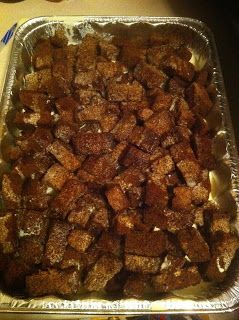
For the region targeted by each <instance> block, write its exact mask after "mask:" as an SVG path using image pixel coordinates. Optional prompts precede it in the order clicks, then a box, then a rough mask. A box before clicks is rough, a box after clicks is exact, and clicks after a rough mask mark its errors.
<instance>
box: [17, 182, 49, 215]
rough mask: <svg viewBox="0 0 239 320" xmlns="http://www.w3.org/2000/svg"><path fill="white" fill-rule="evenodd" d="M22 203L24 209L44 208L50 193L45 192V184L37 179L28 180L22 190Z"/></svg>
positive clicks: (46, 205) (46, 206)
mask: <svg viewBox="0 0 239 320" xmlns="http://www.w3.org/2000/svg"><path fill="white" fill-rule="evenodd" d="M22 198H23V204H24V207H25V208H26V209H31V210H45V209H47V208H48V202H49V200H50V198H51V195H49V194H48V193H47V185H46V184H44V183H43V182H40V181H38V180H30V179H29V180H28V181H27V183H26V184H25V185H24V189H23V192H22Z"/></svg>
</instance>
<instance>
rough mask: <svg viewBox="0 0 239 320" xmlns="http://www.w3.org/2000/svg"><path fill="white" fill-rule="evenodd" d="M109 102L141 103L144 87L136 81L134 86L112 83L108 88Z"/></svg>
mask: <svg viewBox="0 0 239 320" xmlns="http://www.w3.org/2000/svg"><path fill="white" fill-rule="evenodd" d="M107 92H108V99H109V101H119V102H121V101H141V100H142V98H143V95H144V89H143V87H142V86H141V85H140V84H139V83H138V82H137V81H134V82H133V83H132V84H124V83H110V84H109V85H108V87H107Z"/></svg>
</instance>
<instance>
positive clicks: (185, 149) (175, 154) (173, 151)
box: [170, 141, 195, 163]
mask: <svg viewBox="0 0 239 320" xmlns="http://www.w3.org/2000/svg"><path fill="white" fill-rule="evenodd" d="M170 155H171V157H172V158H173V161H174V162H176V163H178V162H180V161H181V160H194V159H195V156H194V153H193V150H192V148H191V146H190V144H189V143H188V142H185V141H183V142H179V143H176V144H174V145H173V146H171V147H170Z"/></svg>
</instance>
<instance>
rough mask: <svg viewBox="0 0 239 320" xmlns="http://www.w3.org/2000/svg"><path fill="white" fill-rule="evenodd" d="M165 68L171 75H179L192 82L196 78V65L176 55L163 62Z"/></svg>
mask: <svg viewBox="0 0 239 320" xmlns="http://www.w3.org/2000/svg"><path fill="white" fill-rule="evenodd" d="M163 70H164V71H165V73H166V74H168V75H169V76H178V77H180V78H182V79H183V80H185V81H188V82H191V81H192V80H193V78H194V74H195V71H194V66H193V65H192V64H191V63H190V62H189V61H186V60H184V59H181V58H180V57H178V56H176V55H172V56H170V57H169V58H167V59H166V60H165V61H164V62H163Z"/></svg>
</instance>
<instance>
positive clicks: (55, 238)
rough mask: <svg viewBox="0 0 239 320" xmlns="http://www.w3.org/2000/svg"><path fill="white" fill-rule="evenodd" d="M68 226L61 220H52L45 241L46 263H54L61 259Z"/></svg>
mask: <svg viewBox="0 0 239 320" xmlns="http://www.w3.org/2000/svg"><path fill="white" fill-rule="evenodd" d="M69 232H70V226H69V225H68V224H67V223H65V222H61V221H55V222H53V224H52V226H51V227H50V231H49V237H48V240H47V242H46V248H45V253H44V260H45V264H46V265H54V264H56V263H59V262H61V260H62V259H63V256H64V253H65V248H66V245H67V236H68V234H69Z"/></svg>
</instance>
